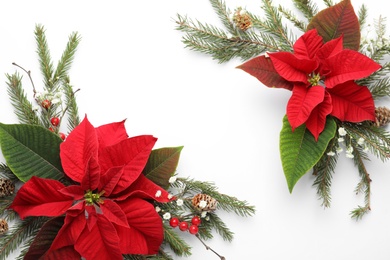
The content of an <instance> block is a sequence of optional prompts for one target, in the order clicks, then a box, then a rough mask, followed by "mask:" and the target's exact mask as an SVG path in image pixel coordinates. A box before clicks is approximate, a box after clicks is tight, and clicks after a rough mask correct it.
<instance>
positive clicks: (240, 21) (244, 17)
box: [233, 7, 252, 31]
mask: <svg viewBox="0 0 390 260" xmlns="http://www.w3.org/2000/svg"><path fill="white" fill-rule="evenodd" d="M233 22H234V24H235V25H236V26H237V27H238V28H240V29H241V30H243V31H246V30H248V29H249V28H250V27H252V20H251V17H250V16H249V14H248V13H247V12H246V11H245V10H243V9H242V8H241V7H239V8H237V9H236V10H235V12H234V15H233Z"/></svg>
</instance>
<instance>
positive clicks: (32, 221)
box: [0, 217, 47, 260]
mask: <svg viewBox="0 0 390 260" xmlns="http://www.w3.org/2000/svg"><path fill="white" fill-rule="evenodd" d="M46 220H47V219H46V218H43V217H38V218H36V217H28V218H26V219H24V220H19V221H16V223H15V224H14V225H13V226H12V227H11V228H10V230H9V231H8V232H7V233H6V234H4V235H3V236H1V237H0V260H7V259H8V258H7V257H8V256H9V254H10V253H12V252H13V251H14V250H16V249H17V248H19V246H20V245H21V244H22V243H23V242H24V241H25V240H26V239H28V238H29V237H31V236H33V235H34V234H36V233H37V231H38V230H39V229H40V228H41V227H42V225H43V224H44V223H45V222H46Z"/></svg>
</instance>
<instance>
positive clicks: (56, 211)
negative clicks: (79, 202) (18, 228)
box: [10, 176, 73, 219]
mask: <svg viewBox="0 0 390 260" xmlns="http://www.w3.org/2000/svg"><path fill="white" fill-rule="evenodd" d="M64 187H65V186H64V185H63V184H62V183H61V182H59V181H56V180H51V179H43V178H39V177H36V176H33V177H31V179H30V180H28V181H27V182H26V183H25V184H24V185H23V186H22V187H21V188H20V190H19V191H18V193H17V194H16V197H15V199H14V200H13V202H12V204H11V206H10V208H12V209H13V210H15V211H16V212H17V213H18V214H19V216H20V218H21V219H24V218H25V217H27V216H47V217H56V216H59V215H62V214H64V213H65V211H66V210H67V209H69V208H70V207H71V206H72V204H73V197H72V196H68V195H65V194H63V193H61V192H60V191H59V190H61V189H63V188H64Z"/></svg>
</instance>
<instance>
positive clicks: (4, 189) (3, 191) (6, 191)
mask: <svg viewBox="0 0 390 260" xmlns="http://www.w3.org/2000/svg"><path fill="white" fill-rule="evenodd" d="M14 192H15V185H14V184H13V182H12V181H10V180H9V179H5V178H0V198H3V197H7V196H10V195H12V194H14Z"/></svg>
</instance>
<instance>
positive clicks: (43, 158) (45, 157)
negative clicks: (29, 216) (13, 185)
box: [0, 123, 63, 182]
mask: <svg viewBox="0 0 390 260" xmlns="http://www.w3.org/2000/svg"><path fill="white" fill-rule="evenodd" d="M61 142H62V140H61V138H60V137H59V136H57V135H55V134H53V133H52V132H50V131H49V130H47V129H45V128H43V127H41V126H36V125H26V124H15V125H6V124H1V123H0V146H1V150H2V152H3V155H4V158H5V160H6V162H7V165H8V166H9V168H10V169H11V170H12V172H13V173H14V174H15V176H17V177H18V178H19V179H20V180H21V181H24V182H26V181H28V180H29V179H30V178H31V177H32V176H39V177H41V178H51V179H57V180H58V179H60V178H61V177H62V176H63V170H62V167H61V161H60V156H59V154H60V144H61Z"/></svg>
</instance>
